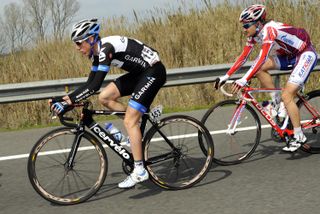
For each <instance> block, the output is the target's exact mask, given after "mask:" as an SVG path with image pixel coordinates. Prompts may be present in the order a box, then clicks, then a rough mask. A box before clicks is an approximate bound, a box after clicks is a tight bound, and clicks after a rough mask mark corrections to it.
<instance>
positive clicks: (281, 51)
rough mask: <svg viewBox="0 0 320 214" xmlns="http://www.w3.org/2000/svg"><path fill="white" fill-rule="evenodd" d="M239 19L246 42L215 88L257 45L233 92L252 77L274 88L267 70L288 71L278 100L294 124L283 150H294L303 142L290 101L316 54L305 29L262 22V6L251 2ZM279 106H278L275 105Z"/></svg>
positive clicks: (314, 60) (265, 85)
mask: <svg viewBox="0 0 320 214" xmlns="http://www.w3.org/2000/svg"><path fill="white" fill-rule="evenodd" d="M239 21H240V22H241V23H242V24H243V29H244V32H245V33H246V36H247V43H246V45H245V47H244V49H243V52H242V53H241V55H240V57H239V58H238V59H237V60H236V62H235V63H234V64H233V66H232V67H231V68H230V69H229V71H228V72H227V74H226V75H224V76H222V77H220V78H218V79H217V80H216V88H218V87H219V86H220V85H221V84H223V83H224V82H225V81H226V80H227V79H228V78H229V77H230V76H231V75H232V74H233V73H234V72H236V71H237V70H238V69H239V68H240V67H241V66H242V65H243V64H244V63H245V62H246V61H247V59H248V56H249V55H250V53H251V51H252V50H253V47H254V45H255V44H259V45H261V50H260V53H259V56H258V57H257V58H256V59H255V61H254V63H253V65H252V66H251V68H250V69H249V70H248V72H247V73H246V74H245V75H244V76H243V77H242V78H241V79H239V80H237V81H235V82H234V84H233V89H232V91H233V92H236V91H238V90H239V89H240V88H242V87H243V86H244V85H245V84H246V83H247V82H248V81H249V80H250V79H251V78H252V77H254V76H256V77H257V78H258V79H259V81H260V83H261V86H262V87H265V88H275V86H274V84H273V81H272V77H271V75H270V74H269V73H268V70H275V69H276V70H292V73H291V75H290V77H289V79H288V82H287V84H286V86H285V87H284V89H283V91H282V96H281V98H282V100H283V103H284V105H285V108H286V109H287V112H288V114H289V117H290V119H291V121H292V124H293V127H294V138H293V139H292V141H291V142H290V143H289V147H287V146H286V147H284V148H283V150H284V151H291V152H293V151H296V150H297V149H298V148H299V147H300V146H301V145H302V144H304V143H305V142H306V141H307V138H306V136H305V135H304V134H303V132H302V130H301V125H300V113H299V109H298V107H297V105H296V103H295V101H294V97H295V96H296V93H297V92H298V90H299V89H300V88H301V87H303V85H304V84H305V82H306V80H307V79H308V77H309V74H310V72H311V71H312V69H313V67H314V66H315V65H316V63H317V53H316V51H315V49H314V48H313V46H312V43H311V41H310V37H309V35H308V33H307V32H306V30H305V29H303V28H296V27H293V26H290V25H287V24H283V23H281V22H275V21H273V20H271V21H266V10H265V6H264V5H257V4H256V5H251V6H250V7H248V8H246V9H245V10H243V11H242V13H241V15H240V18H239ZM271 97H272V101H273V103H274V105H275V106H277V105H278V106H279V103H280V95H279V94H278V93H272V94H271ZM276 108H278V109H279V107H276Z"/></svg>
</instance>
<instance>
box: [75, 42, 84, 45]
mask: <svg viewBox="0 0 320 214" xmlns="http://www.w3.org/2000/svg"><path fill="white" fill-rule="evenodd" d="M82 42H83V41H82ZM82 42H75V44H76V45H77V46H81V44H82Z"/></svg>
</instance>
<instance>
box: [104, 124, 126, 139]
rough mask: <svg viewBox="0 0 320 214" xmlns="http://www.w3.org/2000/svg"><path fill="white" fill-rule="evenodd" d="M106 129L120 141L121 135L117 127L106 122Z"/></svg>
mask: <svg viewBox="0 0 320 214" xmlns="http://www.w3.org/2000/svg"><path fill="white" fill-rule="evenodd" d="M105 125H106V130H107V131H108V132H109V133H110V134H112V135H113V137H114V138H115V139H116V140H117V141H119V142H121V140H122V138H123V135H122V133H121V131H120V130H119V129H117V128H116V127H115V126H114V125H113V124H112V123H106V124H105Z"/></svg>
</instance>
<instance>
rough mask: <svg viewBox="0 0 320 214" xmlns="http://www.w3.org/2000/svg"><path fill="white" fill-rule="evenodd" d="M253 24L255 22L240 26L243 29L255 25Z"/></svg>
mask: <svg viewBox="0 0 320 214" xmlns="http://www.w3.org/2000/svg"><path fill="white" fill-rule="evenodd" d="M255 24H256V22H248V23H245V24H243V25H242V27H243V28H244V29H248V28H249V27H251V26H252V25H255Z"/></svg>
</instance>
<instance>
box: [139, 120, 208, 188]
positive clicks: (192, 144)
mask: <svg viewBox="0 0 320 214" xmlns="http://www.w3.org/2000/svg"><path fill="white" fill-rule="evenodd" d="M199 138H201V139H202V143H203V144H204V145H205V147H206V149H207V151H208V152H207V153H206V154H204V153H203V152H202V150H201V148H200V145H199ZM143 148H144V157H145V164H146V167H147V170H148V171H149V174H150V177H151V180H152V181H153V182H154V183H155V184H156V185H158V186H160V187H162V188H165V189H171V190H178V189H185V188H188V187H191V186H193V185H195V184H196V183H198V182H199V181H201V180H202V179H203V178H204V176H205V175H206V174H207V172H208V170H209V169H210V167H211V164H212V158H213V151H214V150H213V142H212V138H211V136H210V134H209V132H208V130H207V129H206V128H205V127H204V126H203V124H202V123H201V122H199V121H198V120H196V119H194V118H192V117H189V116H185V115H175V116H170V117H166V118H163V119H162V120H161V121H160V122H159V123H158V124H156V125H154V126H153V127H152V128H151V129H150V130H149V131H148V133H147V134H146V137H145V139H144V141H143Z"/></svg>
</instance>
